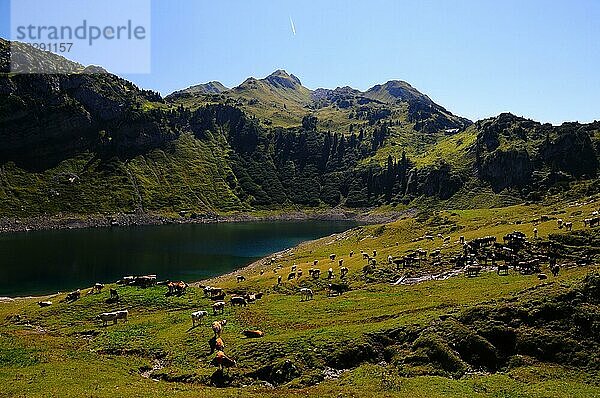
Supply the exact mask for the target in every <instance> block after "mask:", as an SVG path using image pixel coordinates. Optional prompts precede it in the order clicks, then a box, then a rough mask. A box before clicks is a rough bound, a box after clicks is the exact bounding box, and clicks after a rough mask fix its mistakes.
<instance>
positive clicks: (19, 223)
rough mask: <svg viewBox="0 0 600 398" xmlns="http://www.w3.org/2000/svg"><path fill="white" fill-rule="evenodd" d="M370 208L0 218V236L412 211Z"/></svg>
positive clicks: (395, 215) (384, 218)
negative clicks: (39, 232)
mask: <svg viewBox="0 0 600 398" xmlns="http://www.w3.org/2000/svg"><path fill="white" fill-rule="evenodd" d="M373 210H374V209H361V210H347V209H339V208H338V209H327V210H316V211H315V210H310V211H302V210H294V211H289V212H281V211H279V212H272V213H269V212H266V213H261V214H253V213H235V214H227V215H219V214H216V213H207V214H194V213H191V214H188V213H182V214H180V215H179V216H165V215H161V214H152V213H117V214H113V215H102V214H94V215H73V214H70V215H61V214H59V215H55V216H37V217H30V218H12V217H0V233H8V232H26V231H37V230H57V229H79V228H106V227H128V226H136V225H167V224H207V223H220V222H248V221H294V220H298V221H301V220H331V221H336V220H337V221H341V220H354V221H357V222H361V223H365V224H379V223H388V222H392V221H394V220H397V219H399V218H403V217H407V216H411V215H413V214H414V210H406V211H391V212H374V211H373Z"/></svg>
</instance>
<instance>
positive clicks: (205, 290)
mask: <svg viewBox="0 0 600 398" xmlns="http://www.w3.org/2000/svg"><path fill="white" fill-rule="evenodd" d="M211 290H212V287H210V286H204V288H203V289H202V291H203V292H204V295H205V296H208V295H210V291H211Z"/></svg>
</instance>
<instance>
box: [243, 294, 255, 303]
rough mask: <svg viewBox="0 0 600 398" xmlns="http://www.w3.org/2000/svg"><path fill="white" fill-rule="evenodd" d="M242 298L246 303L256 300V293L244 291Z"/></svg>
mask: <svg viewBox="0 0 600 398" xmlns="http://www.w3.org/2000/svg"><path fill="white" fill-rule="evenodd" d="M244 298H245V299H246V301H247V302H248V303H253V302H255V301H256V294H250V293H246V294H244Z"/></svg>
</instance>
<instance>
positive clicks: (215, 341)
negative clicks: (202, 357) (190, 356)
mask: <svg viewBox="0 0 600 398" xmlns="http://www.w3.org/2000/svg"><path fill="white" fill-rule="evenodd" d="M208 345H209V346H210V353H211V354H212V353H213V352H215V351H223V350H225V342H224V341H223V339H222V338H221V337H217V336H213V337H211V339H210V340H208Z"/></svg>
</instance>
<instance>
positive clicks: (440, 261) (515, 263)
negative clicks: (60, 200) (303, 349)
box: [38, 215, 600, 370]
mask: <svg viewBox="0 0 600 398" xmlns="http://www.w3.org/2000/svg"><path fill="white" fill-rule="evenodd" d="M547 220H548V216H542V217H541V221H547ZM584 225H585V226H590V227H595V226H598V225H600V216H598V215H593V217H591V218H587V219H585V220H584ZM557 227H558V228H559V229H563V228H564V229H566V230H567V231H571V230H572V228H573V224H572V222H564V221H563V220H561V219H559V220H557ZM532 232H533V238H534V242H535V243H536V244H535V245H534V244H533V243H534V242H530V241H529V240H528V239H527V236H526V235H525V234H524V233H522V232H519V231H514V232H511V233H509V234H506V235H504V236H503V237H502V243H500V242H498V239H497V238H496V237H495V236H483V237H478V238H474V239H472V240H470V241H467V240H466V239H465V237H464V236H460V237H459V238H458V240H457V241H456V244H458V245H459V247H460V248H461V250H459V253H458V254H455V255H454V256H453V257H450V258H449V257H448V256H445V257H444V256H442V249H443V248H444V247H446V246H447V245H450V244H451V243H452V239H451V237H450V236H443V235H441V234H438V235H437V238H438V239H439V240H441V241H442V247H438V248H435V249H433V250H430V251H429V252H428V251H427V250H424V249H422V248H418V249H416V250H411V251H409V252H406V253H404V254H403V255H400V256H392V255H391V254H390V255H388V256H387V264H388V266H395V268H396V270H399V269H400V268H405V269H406V268H411V267H415V266H417V267H420V266H421V265H422V264H423V263H426V264H431V265H433V266H442V265H445V264H450V265H452V264H453V265H454V266H455V267H459V269H460V268H462V269H463V270H464V274H465V275H466V276H467V277H474V276H477V275H479V274H480V272H481V271H482V270H483V267H484V266H487V265H488V263H491V269H495V270H496V271H497V273H498V275H508V272H509V269H510V267H513V268H514V269H515V270H516V271H518V272H519V273H521V274H536V273H537V276H538V278H539V279H546V278H547V276H546V274H544V273H542V272H541V264H542V263H548V266H549V269H550V271H551V273H552V274H553V275H554V276H557V275H558V273H559V271H560V267H559V265H558V264H557V258H558V255H557V253H556V252H555V251H554V250H553V248H552V247H551V245H550V246H547V247H544V244H543V243H544V242H542V241H539V242H537V241H538V230H537V228H534V229H533V231H532ZM420 239H427V240H431V241H434V242H435V241H436V236H434V235H425V237H423V238H420ZM537 243H539V244H537ZM546 244H547V242H546ZM398 245H399V244H398V243H396V246H398ZM453 252H454V253H456V250H454V251H453ZM360 254H361V256H362V259H363V260H365V261H366V264H365V265H364V266H363V267H362V273H363V275H364V276H366V275H368V274H371V273H373V271H374V270H375V269H377V267H378V262H377V250H372V251H370V252H367V251H364V250H361V251H360ZM348 256H349V257H350V258H352V257H353V256H354V251H350V252H349V253H348ZM336 259H337V269H336V270H334V267H329V268H328V270H327V275H326V279H327V280H328V282H329V283H327V296H334V295H341V294H343V293H344V292H346V291H348V290H349V285H348V283H347V279H348V274H349V269H348V267H346V266H344V259H343V258H338V255H337V254H334V253H332V254H330V255H329V261H330V262H336ZM321 261H322V260H321ZM319 262H320V260H318V259H315V260H313V261H312V267H311V268H310V269H309V270H308V275H307V276H306V278H308V280H319V279H320V278H321V271H320V269H319V268H317V266H318V265H319ZM275 263H276V259H275V258H272V259H271V261H270V264H271V265H274V264H275ZM263 264H264V265H266V264H269V263H268V262H267V263H263ZM283 268H284V267H283V265H281V264H279V265H275V267H274V268H273V273H274V274H276V275H277V282H276V286H279V285H281V284H282V283H283V281H282V279H283V278H282V275H280V274H279V272H280V271H281V270H283ZM264 272H265V271H264V269H263V270H261V271H260V274H261V275H263V274H264ZM284 275H285V274H284ZM303 275H304V274H303V271H302V269H301V268H299V267H298V266H297V265H296V264H293V265H292V266H291V268H290V269H289V272H288V273H287V281H292V282H296V281H298V280H300V279H301V278H302V277H303ZM336 275H339V279H340V281H339V282H334V281H333V280H334V279H335V278H336ZM236 281H237V282H238V283H242V282H244V281H246V277H245V276H243V275H237V276H236ZM117 284H118V285H124V286H137V287H140V288H148V287H153V286H159V285H163V286H166V287H167V291H166V293H165V296H181V295H183V294H185V292H186V289H187V288H188V284H187V283H185V282H183V281H179V282H171V281H162V282H160V281H158V280H157V277H156V275H142V276H125V277H123V278H122V279H121V280H119V281H118V282H117ZM309 286H310V285H309ZM104 287H105V286H104V285H103V284H101V283H96V284H95V285H94V286H93V287H92V288H91V289H90V290H89V291H88V294H98V293H101V292H102V291H103V289H104ZM201 288H202V289H203V293H204V296H205V297H207V298H209V299H210V300H211V301H212V304H211V307H210V310H212V314H213V316H217V315H223V314H224V312H225V308H226V306H227V303H226V297H227V293H226V291H225V290H224V289H223V288H220V287H214V286H201ZM109 290H110V296H109V298H108V299H107V300H106V303H107V304H115V303H118V302H119V300H120V297H119V293H118V291H117V289H114V288H110V289H109ZM297 291H298V292H299V294H300V301H309V300H313V299H314V296H315V294H314V291H313V289H311V288H309V287H306V284H305V285H304V286H302V285H300V286H298V290H297ZM263 296H264V293H263V292H257V293H245V294H233V295H231V297H229V305H230V306H231V307H236V306H239V307H247V306H248V305H249V304H251V303H255V302H256V301H257V300H260V299H262V298H263ZM80 297H81V290H80V289H77V290H75V291H73V292H70V293H68V294H67V295H66V298H65V301H67V302H73V301H76V300H78V299H80ZM38 305H39V306H40V307H48V306H51V305H52V302H51V301H39V302H38ZM208 316H209V310H199V311H194V312H192V313H191V319H192V328H195V327H197V326H199V325H201V324H202V321H203V319H204V318H205V317H208ZM128 317H129V311H128V310H126V309H122V310H117V311H112V312H103V313H101V314H99V315H98V316H97V319H98V320H100V321H101V322H102V325H103V326H108V324H109V323H110V322H112V324H117V322H118V320H122V321H127V319H128ZM226 324H227V320H225V319H223V320H218V321H214V322H213V323H212V324H211V328H212V330H213V333H214V335H213V337H212V338H211V339H210V340H209V346H210V350H211V351H210V352H211V354H213V353H214V352H215V351H216V354H215V356H214V358H213V359H212V361H211V364H213V365H215V366H218V367H219V369H221V370H222V369H223V368H229V367H232V366H236V362H235V360H233V359H231V358H230V357H228V356H227V355H226V354H225V343H224V341H223V337H222V332H223V329H224V327H225V325H226ZM242 334H243V335H244V336H246V337H248V338H259V337H263V336H264V332H262V331H261V330H244V331H243V332H242Z"/></svg>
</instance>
